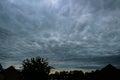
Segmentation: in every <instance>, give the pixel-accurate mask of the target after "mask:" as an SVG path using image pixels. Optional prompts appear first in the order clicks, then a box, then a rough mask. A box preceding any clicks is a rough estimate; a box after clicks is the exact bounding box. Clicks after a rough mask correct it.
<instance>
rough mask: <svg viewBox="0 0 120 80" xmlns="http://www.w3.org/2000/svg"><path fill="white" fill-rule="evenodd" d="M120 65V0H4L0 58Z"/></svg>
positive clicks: (0, 60)
mask: <svg viewBox="0 0 120 80" xmlns="http://www.w3.org/2000/svg"><path fill="white" fill-rule="evenodd" d="M34 56H41V57H44V58H47V59H48V61H49V62H50V64H51V65H52V66H54V67H55V68H69V69H72V68H78V69H79V68H85V69H90V68H95V69H96V68H100V67H102V66H104V65H106V64H108V63H111V64H113V65H115V66H117V67H120V0H0V63H1V64H2V65H4V67H8V66H10V65H15V66H16V67H19V66H21V62H22V61H23V60H24V59H26V58H30V57H34Z"/></svg>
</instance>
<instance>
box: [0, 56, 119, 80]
mask: <svg viewBox="0 0 120 80" xmlns="http://www.w3.org/2000/svg"><path fill="white" fill-rule="evenodd" d="M51 68H52V67H51V66H49V65H48V62H47V61H46V60H45V59H43V58H40V57H36V58H31V59H26V60H24V61H23V69H22V70H17V69H15V68H14V67H13V66H10V67H8V68H7V69H3V68H2V65H0V80H120V70H119V69H117V68H116V67H114V66H112V65H111V64H109V65H107V66H106V67H104V68H103V69H101V70H96V71H92V72H86V73H83V72H82V71H78V70H74V71H61V72H57V71H56V72H55V73H54V74H49V73H50V70H51Z"/></svg>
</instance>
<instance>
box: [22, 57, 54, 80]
mask: <svg viewBox="0 0 120 80" xmlns="http://www.w3.org/2000/svg"><path fill="white" fill-rule="evenodd" d="M22 65H23V70H22V73H23V79H24V80H48V78H49V73H50V70H51V68H52V67H51V66H49V65H48V62H47V60H45V59H44V58H41V57H36V58H31V59H26V60H24V61H23V64H22Z"/></svg>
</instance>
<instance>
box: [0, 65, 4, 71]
mask: <svg viewBox="0 0 120 80" xmlns="http://www.w3.org/2000/svg"><path fill="white" fill-rule="evenodd" d="M2 70H3V67H2V65H1V64H0V72H1V71H2Z"/></svg>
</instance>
